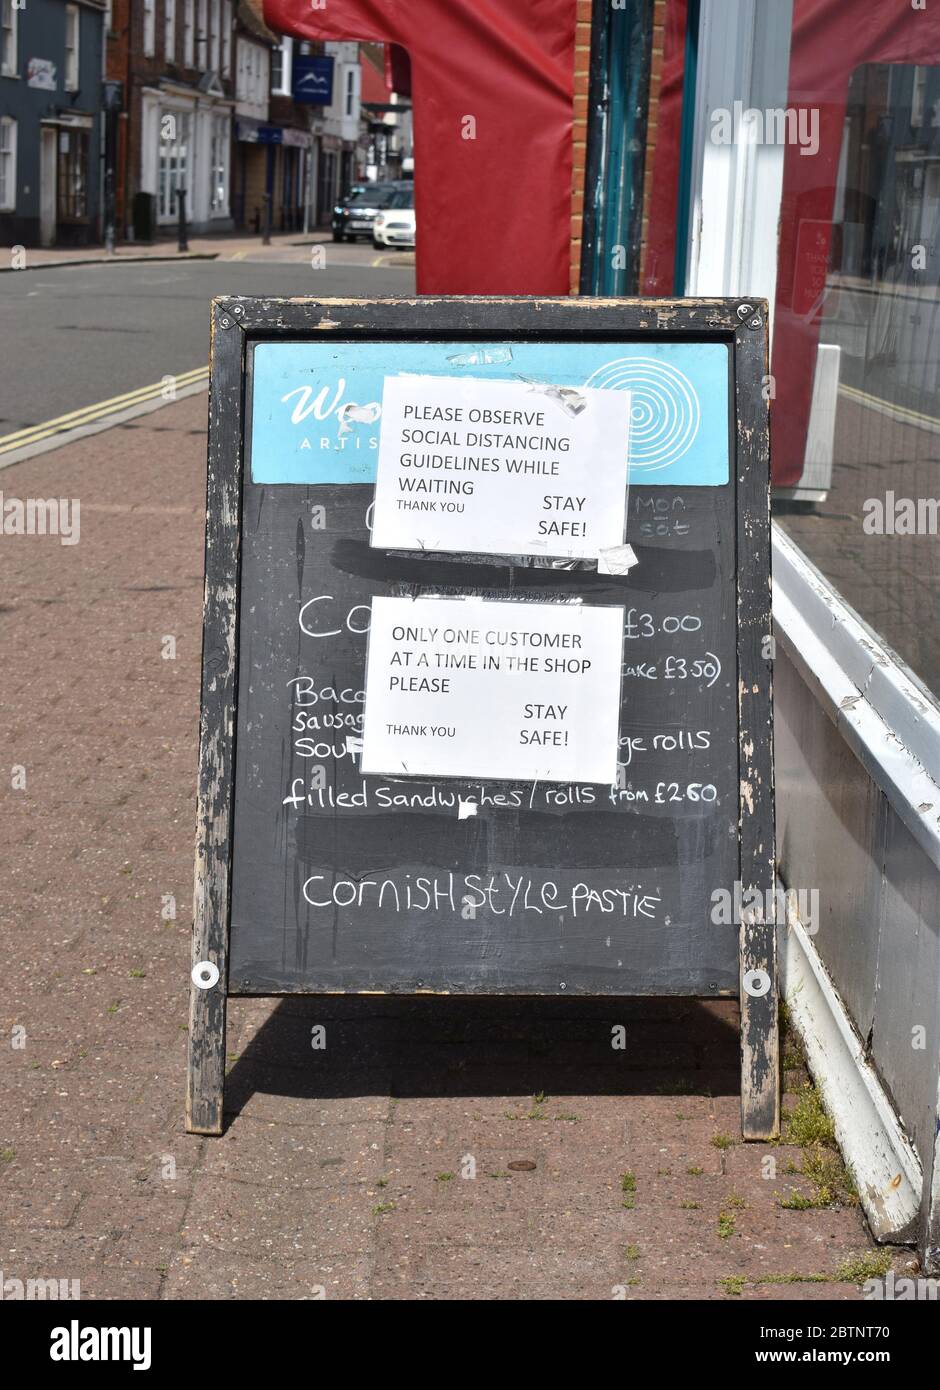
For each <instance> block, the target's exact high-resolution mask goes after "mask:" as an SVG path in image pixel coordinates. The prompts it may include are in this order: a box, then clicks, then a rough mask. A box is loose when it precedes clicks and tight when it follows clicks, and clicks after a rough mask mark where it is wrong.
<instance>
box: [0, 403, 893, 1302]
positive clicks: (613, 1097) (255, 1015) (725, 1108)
mask: <svg viewBox="0 0 940 1390" xmlns="http://www.w3.org/2000/svg"><path fill="white" fill-rule="evenodd" d="M205 414H206V401H205V397H204V396H196V397H192V398H190V399H187V400H183V401H178V402H176V403H175V404H173V405H170V406H167V407H166V408H165V409H163V410H160V411H157V412H156V413H154V414H152V415H148V416H144V417H141V418H140V419H139V420H138V421H134V422H131V423H130V424H128V425H127V426H124V427H117V428H114V429H112V430H109V431H107V432H106V433H103V434H100V435H97V436H95V437H92V438H88V439H84V440H81V441H78V442H76V443H74V444H71V445H69V446H67V447H66V448H63V449H60V450H58V451H56V452H54V453H51V454H46V455H43V456H41V457H37V458H34V459H31V460H30V461H28V462H26V463H23V464H20V465H16V466H14V467H12V468H10V469H8V470H7V471H6V472H5V473H4V474H3V479H2V481H3V490H4V494H5V496H6V497H8V498H9V497H12V496H17V497H27V496H28V497H47V496H69V497H78V498H80V499H81V540H80V543H79V544H77V545H72V546H63V545H61V544H60V542H59V539H58V538H56V537H49V536H35V537H9V536H2V537H0V585H2V603H0V625H2V626H0V634H2V643H3V648H2V649H3V664H2V668H0V669H2V675H0V728H2V729H3V731H4V733H3V756H2V766H3V769H4V776H3V790H2V792H0V844H2V846H3V852H4V860H5V874H4V879H5V892H4V894H3V901H2V904H0V978H2V981H3V987H2V1005H0V1018H2V1028H3V1036H4V1037H5V1038H6V1039H7V1042H6V1044H5V1045H4V1046H3V1047H2V1048H0V1090H2V1096H0V1269H2V1270H3V1274H4V1277H5V1278H6V1279H10V1278H21V1279H24V1280H25V1279H27V1278H53V1277H54V1278H68V1279H80V1280H81V1290H82V1297H84V1298H88V1299H108V1298H115V1297H125V1296H129V1297H135V1298H148V1299H149V1298H154V1299H155V1298H168V1299H179V1298H251V1297H262V1298H289V1299H308V1298H314V1297H317V1296H318V1295H319V1293H320V1291H321V1290H322V1291H323V1293H325V1295H326V1296H327V1297H331V1298H332V1297H351V1298H375V1299H386V1298H411V1299H415V1298H423V1299H451V1298H460V1299H491V1298H504V1299H534V1298H557V1299H581V1298H602V1299H610V1298H612V1297H615V1296H623V1297H626V1298H629V1299H644V1298H656V1299H665V1298H676V1299H687V1298H707V1299H723V1298H746V1299H750V1298H753V1299H775V1298H781V1297H783V1298H787V1299H843V1300H857V1299H858V1298H859V1290H858V1283H859V1281H860V1279H862V1278H864V1277H865V1266H864V1265H856V1267H855V1268H854V1269H853V1268H847V1267H846V1266H845V1262H846V1261H847V1260H850V1259H856V1260H857V1259H858V1258H859V1257H864V1258H865V1259H866V1260H867V1261H868V1262H869V1264H868V1267H869V1268H871V1261H872V1260H873V1259H874V1258H876V1256H875V1252H874V1250H873V1247H872V1245H871V1242H870V1240H869V1237H868V1236H867V1233H866V1230H865V1227H864V1223H863V1221H862V1218H861V1216H860V1213H859V1210H858V1208H857V1207H855V1206H853V1205H843V1206H835V1207H824V1206H811V1207H810V1208H809V1209H806V1210H800V1209H796V1207H797V1206H798V1205H799V1203H796V1202H794V1199H793V1197H792V1195H791V1194H792V1193H793V1192H794V1191H796V1192H798V1193H800V1194H802V1200H804V1201H817V1202H818V1201H822V1200H824V1199H829V1198H831V1197H833V1196H837V1195H838V1183H835V1185H834V1186H833V1187H832V1190H831V1191H827V1192H822V1188H821V1186H820V1181H819V1163H818V1162H816V1166H815V1167H813V1168H812V1169H811V1174H812V1176H801V1175H800V1174H799V1173H797V1172H794V1171H790V1170H791V1169H799V1168H803V1167H806V1168H808V1169H809V1168H810V1163H809V1159H810V1157H811V1156H813V1155H815V1159H816V1160H818V1159H819V1156H820V1153H822V1152H823V1151H822V1150H817V1149H816V1148H813V1147H812V1146H809V1145H806V1144H804V1147H798V1146H797V1145H796V1144H795V1143H784V1144H779V1145H766V1144H756V1145H743V1144H741V1143H740V1142H737V1141H738V1137H739V1128H738V1095H737V1088H738V1069H737V1068H738V1047H737V1035H736V1023H737V1017H736V1009H735V1007H734V1006H733V1005H731V1004H728V1003H719V1002H715V1001H710V1002H701V1003H699V1002H697V1001H692V1000H681V1001H674V1002H672V1003H670V1002H662V1001H648V1000H632V1001H616V1002H611V1001H606V1002H605V1001H599V1002H592V1001H582V1000H578V999H570V1000H569V999H553V1000H537V999H528V1000H521V1001H520V1000H461V999H446V998H443V999H432V998H420V999H417V1000H405V1001H396V1000H393V999H387V998H385V999H383V998H375V997H368V998H362V999H356V998H345V999H344V998H335V997H334V998H330V999H322V1000H317V999H296V1000H287V1001H284V1002H278V1001H276V1000H261V1001H234V1002H233V1004H232V1005H231V1007H230V1011H229V1018H230V1026H229V1034H228V1048H229V1054H230V1064H231V1066H230V1075H229V1082H228V1088H227V1103H228V1108H229V1112H230V1113H229V1115H228V1127H227V1131H226V1133H225V1135H224V1136H223V1137H222V1138H220V1139H200V1138H195V1137H191V1136H187V1135H185V1134H184V1133H183V1128H182V1111H183V1090H184V1067H185V1057H186V1026H187V1023H186V1020H187V1007H188V995H189V965H190V960H189V929H190V909H191V901H192V852H193V832H194V819H195V814H194V786H195V770H196V736H197V721H198V699H199V641H200V621H201V606H202V605H201V599H202V515H201V504H202V496H203V490H204V473H205V463H204V459H205ZM170 639H173V641H175V657H174V658H173V659H164V655H163V654H164V653H167V652H170V651H171V650H172V646H173V643H172V642H171V641H170ZM15 766H19V767H24V768H25V770H26V787H25V790H15V789H13V788H12V787H11V772H10V769H11V768H13V767H15ZM173 901H175V905H176V917H175V920H174V919H172V918H168V917H167V914H168V913H169V911H170V910H171V906H172V902H173ZM317 1023H322V1024H325V1025H326V1030H327V1046H326V1049H325V1050H324V1051H313V1050H312V1049H311V1047H310V1030H311V1027H312V1026H313V1025H314V1024H317ZM615 1024H623V1025H624V1026H625V1028H626V1039H627V1046H626V1049H625V1050H623V1051H616V1052H615V1051H613V1050H612V1049H611V1028H612V1027H613V1025H615ZM21 1030H25V1033H24V1032H23V1031H21ZM797 1060H798V1059H796V1058H793V1057H791V1058H790V1059H789V1061H790V1062H791V1064H792V1065H791V1070H790V1071H789V1072H788V1079H789V1085H790V1087H791V1088H796V1089H797V1091H798V1094H790V1095H789V1096H788V1104H789V1105H791V1106H792V1105H793V1104H794V1103H796V1102H798V1103H799V1106H800V1115H801V1116H802V1121H801V1129H800V1135H801V1137H803V1138H804V1140H805V1139H806V1138H807V1136H808V1137H809V1138H812V1132H813V1126H814V1125H816V1126H817V1128H818V1122H819V1117H818V1116H816V1117H815V1119H814V1115H813V1110H812V1096H811V1093H810V1092H808V1091H806V1090H801V1089H800V1088H802V1086H803V1082H804V1080H805V1078H804V1077H803V1076H802V1075H801V1073H800V1072H799V1070H798V1068H797V1065H796V1063H797ZM827 1152H829V1158H828V1159H826V1160H825V1161H826V1162H828V1163H830V1164H832V1163H833V1162H834V1161H835V1160H834V1157H833V1156H832V1154H831V1152H830V1151H827ZM472 1174H475V1176H472ZM782 1201H786V1202H788V1203H789V1205H787V1206H783V1205H781V1202H782ZM904 1259H905V1257H904V1256H903V1255H897V1256H896V1257H895V1262H896V1264H897V1265H898V1267H900V1265H901V1264H902V1263H903V1262H904Z"/></svg>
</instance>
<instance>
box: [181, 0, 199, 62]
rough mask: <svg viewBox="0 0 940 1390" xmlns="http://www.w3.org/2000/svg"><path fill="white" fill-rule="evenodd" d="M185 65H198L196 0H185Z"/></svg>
mask: <svg viewBox="0 0 940 1390" xmlns="http://www.w3.org/2000/svg"><path fill="white" fill-rule="evenodd" d="M183 66H184V67H186V68H193V67H195V66H196V0H183Z"/></svg>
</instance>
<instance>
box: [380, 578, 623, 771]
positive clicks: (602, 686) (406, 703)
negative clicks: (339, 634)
mask: <svg viewBox="0 0 940 1390" xmlns="http://www.w3.org/2000/svg"><path fill="white" fill-rule="evenodd" d="M623 622H624V610H623V609H622V608H618V607H611V608H607V607H604V608H601V607H596V606H592V605H589V604H580V603H525V602H522V603H513V602H508V601H499V600H493V599H483V598H476V597H474V598H468V599H459V598H440V599H439V598H419V599H410V598H381V597H377V598H374V599H373V600H372V626H371V629H370V631H369V653H368V662H367V666H366V699H365V716H364V724H363V749H362V762H361V765H360V770H361V771H362V772H363V773H364V774H366V773H378V774H381V775H384V776H412V777H419V776H420V777H472V778H474V779H476V778H481V777H485V778H491V779H497V778H499V779H503V780H507V781H524V782H528V781H533V782H534V781H539V782H597V783H602V784H607V783H613V782H615V781H616V777H617V743H618V736H619V723H620V682H621V662H622V658H623Z"/></svg>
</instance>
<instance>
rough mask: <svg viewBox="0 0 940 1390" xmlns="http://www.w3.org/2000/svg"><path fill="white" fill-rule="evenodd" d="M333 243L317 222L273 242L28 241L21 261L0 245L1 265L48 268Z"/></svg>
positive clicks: (302, 251) (294, 257)
mask: <svg viewBox="0 0 940 1390" xmlns="http://www.w3.org/2000/svg"><path fill="white" fill-rule="evenodd" d="M326 242H329V243H331V244H332V236H331V234H330V232H329V231H324V230H323V229H322V228H317V229H316V230H314V231H311V232H282V233H278V234H276V235H275V234H272V236H271V244H270V245H269V246H265V245H263V243H262V240H261V236H260V234H252V235H247V234H245V233H231V234H228V235H225V236H216V237H199V236H191V237H190V238H189V250H188V251H178V250H177V242H176V236H175V235H174V236H172V237H169V238H167V239H166V240H163V241H154V242H120V243H119V244H118V246H117V248H116V249H115V250H114V251H113V252H111V253H108V252H107V251H105V249H104V247H103V246H76V247H51V248H46V247H32V246H28V247H26V248H25V267H24V266H21V265H14V264H13V263H12V262H13V251H14V248H13V247H11V246H7V247H3V248H0V270H16V269H30V270H38V269H49V268H52V267H55V266H63V265H121V264H122V263H123V264H127V263H133V262H135V261H185V260H276V261H282V262H293V261H303V260H307V259H309V256H310V248H311V247H313V246H319V245H323V244H324V243H326ZM354 245H355V246H357V247H362V248H363V249H367V250H368V252H369V254H370V256H375V255H376V254H377V253H376V251H375V250H374V248H373V247H372V246H371V245H367V244H366V243H364V242H363V243H359V242H357V243H354Z"/></svg>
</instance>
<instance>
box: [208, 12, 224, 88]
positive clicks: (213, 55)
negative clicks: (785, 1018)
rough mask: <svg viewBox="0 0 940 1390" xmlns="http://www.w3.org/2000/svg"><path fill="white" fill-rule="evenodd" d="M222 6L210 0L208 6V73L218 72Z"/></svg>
mask: <svg viewBox="0 0 940 1390" xmlns="http://www.w3.org/2000/svg"><path fill="white" fill-rule="evenodd" d="M221 11H222V6H221V5H220V3H219V0H212V3H211V5H210V6H209V16H210V18H209V71H210V72H218V70H219V39H220V38H221V34H220V32H219V31H220V30H221V28H222V14H221Z"/></svg>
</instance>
